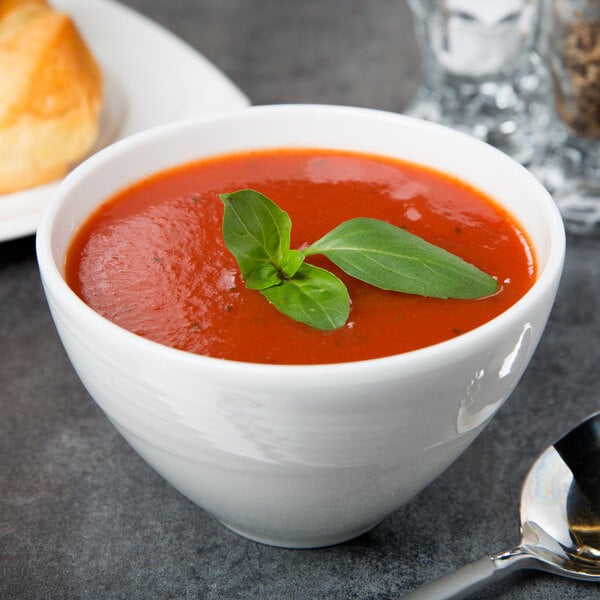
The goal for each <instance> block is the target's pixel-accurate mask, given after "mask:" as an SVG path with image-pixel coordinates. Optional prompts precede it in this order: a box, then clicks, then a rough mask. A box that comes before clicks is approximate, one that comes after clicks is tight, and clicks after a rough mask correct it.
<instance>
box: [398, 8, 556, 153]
mask: <svg viewBox="0 0 600 600" xmlns="http://www.w3.org/2000/svg"><path fill="white" fill-rule="evenodd" d="M408 4H409V6H410V7H411V9H412V12H413V16H414V21H415V32H416V35H417V40H418V42H419V45H420V49H421V54H422V58H423V65H422V73H423V75H422V81H421V86H420V88H419V90H418V92H417V95H416V98H415V100H414V102H413V104H412V105H411V106H410V107H409V108H408V109H407V110H406V112H407V113H408V114H411V115H413V116H417V117H420V118H424V119H428V120H431V121H436V122H439V123H443V124H445V125H448V126H450V127H453V128H455V129H460V130H463V131H465V132H467V133H469V134H471V135H474V136H476V137H478V138H479V139H482V140H484V141H487V142H489V143H491V144H492V145H494V146H496V147H498V148H500V149H502V150H504V151H505V152H507V153H508V154H510V155H511V156H513V157H514V158H516V159H517V160H519V161H520V162H521V163H523V164H529V163H530V161H531V159H532V157H533V154H534V152H535V150H536V148H537V147H538V146H539V142H540V138H541V136H542V134H543V131H544V128H545V127H546V126H547V124H548V118H549V117H548V113H549V110H548V103H547V93H548V87H547V77H546V71H545V67H544V64H543V62H542V61H541V60H540V57H539V55H538V54H537V53H536V52H535V47H536V40H537V34H538V25H539V14H540V11H539V2H538V1H537V0H408Z"/></svg>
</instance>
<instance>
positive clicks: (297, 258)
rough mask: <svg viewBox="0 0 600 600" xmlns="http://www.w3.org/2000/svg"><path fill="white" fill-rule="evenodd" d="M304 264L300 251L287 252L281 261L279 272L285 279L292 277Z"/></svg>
mask: <svg viewBox="0 0 600 600" xmlns="http://www.w3.org/2000/svg"><path fill="white" fill-rule="evenodd" d="M303 262H304V254H302V252H300V250H287V251H286V252H284V254H283V258H282V259H281V270H282V272H283V274H284V275H285V276H286V277H293V276H294V275H295V274H296V272H297V271H298V269H299V268H300V265H301V264H302V263H303Z"/></svg>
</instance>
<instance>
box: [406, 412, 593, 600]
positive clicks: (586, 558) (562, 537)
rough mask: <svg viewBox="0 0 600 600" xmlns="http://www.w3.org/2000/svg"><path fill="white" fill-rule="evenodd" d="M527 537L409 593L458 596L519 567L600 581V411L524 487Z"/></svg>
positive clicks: (541, 460) (438, 599) (441, 598)
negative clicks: (513, 545)
mask: <svg viewBox="0 0 600 600" xmlns="http://www.w3.org/2000/svg"><path fill="white" fill-rule="evenodd" d="M520 516H521V543H520V544H519V545H518V546H516V547H514V548H512V549H510V550H507V551H505V552H501V553H498V554H490V555H486V556H484V557H482V558H480V559H479V560H477V561H475V562H473V563H471V564H469V565H466V566H464V567H461V568H460V569H459V570H457V571H455V572H454V573H451V574H449V575H446V576H445V577H442V578H441V579H438V580H436V581H433V582H431V583H428V584H426V585H424V586H422V587H420V588H419V589H417V590H415V591H414V592H411V593H409V594H407V595H406V596H405V598H406V599H410V600H457V599H459V598H465V597H466V596H468V595H469V594H472V593H474V592H476V591H477V590H479V589H481V588H482V587H484V586H485V585H487V584H489V583H492V582H493V581H497V580H499V579H501V578H502V577H504V576H505V575H508V574H509V573H511V572H513V571H515V570H517V569H539V570H541V571H546V572H548V573H554V574H556V575H562V576H565V577H571V578H573V579H581V580H584V581H598V582H600V412H597V413H595V414H593V415H591V416H589V417H588V418H587V419H586V420H585V421H583V422H582V423H580V424H579V425H578V426H576V427H575V428H574V429H573V430H571V431H570V432H569V433H567V434H566V435H565V436H563V437H562V438H561V439H560V440H558V441H557V442H556V443H554V444H553V445H552V446H549V447H548V448H546V450H544V452H542V454H541V455H540V456H539V457H538V459H537V460H536V461H535V462H534V464H533V466H532V467H531V469H530V470H529V473H528V474H527V477H526V478H525V482H524V484H523V488H522V491H521V509H520Z"/></svg>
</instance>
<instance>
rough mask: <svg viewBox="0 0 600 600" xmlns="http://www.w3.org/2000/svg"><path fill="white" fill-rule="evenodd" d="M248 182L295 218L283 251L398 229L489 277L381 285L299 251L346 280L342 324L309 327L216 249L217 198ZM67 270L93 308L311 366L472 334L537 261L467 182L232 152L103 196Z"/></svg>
mask: <svg viewBox="0 0 600 600" xmlns="http://www.w3.org/2000/svg"><path fill="white" fill-rule="evenodd" d="M242 188H253V189H256V190H258V191H260V192H262V193H264V194H266V195H267V196H269V197H270V198H271V199H272V200H273V201H274V202H276V203H277V204H278V205H279V206H280V207H281V208H283V209H284V210H286V211H287V212H288V213H289V215H290V217H291V219H292V248H297V247H300V246H302V245H304V244H310V243H312V242H314V241H316V240H317V239H318V238H320V237H321V236H322V235H324V234H325V233H327V232H328V231H330V230H331V229H333V228H334V227H335V226H336V225H339V224H340V223H341V222H343V221H345V220H347V219H350V218H353V217H358V216H361V217H372V218H376V219H383V220H385V221H389V222H391V223H393V224H395V225H398V226H400V227H404V228H406V229H407V230H409V231H410V232H412V233H415V234H417V235H419V236H421V237H423V238H425V239H426V240H428V241H429V242H431V243H433V244H436V245H439V246H442V247H443V248H445V249H447V250H448V251H450V252H453V253H455V254H458V255H459V256H461V257H462V258H463V259H465V260H466V261H468V262H471V263H473V264H474V265H476V266H477V267H479V268H480V269H482V270H484V271H486V272H487V273H489V274H490V275H492V276H493V277H495V278H497V280H498V282H499V284H500V287H499V291H498V292H497V293H496V294H494V295H493V296H491V297H487V298H482V299H477V300H439V299H434V298H424V297H421V296H414V295H409V294H402V293H396V292H386V291H383V290H380V289H377V288H374V287H372V286H369V285H367V284H364V283H362V282H360V281H357V280H355V279H352V278H351V277H348V276H346V275H345V274H343V273H341V272H340V271H339V270H338V269H337V268H336V267H335V266H334V265H333V264H332V263H330V262H329V261H328V260H327V259H326V258H324V257H320V256H319V257H311V258H310V259H309V260H310V262H313V263H315V264H319V265H320V266H323V267H325V268H327V269H330V270H331V271H334V272H335V273H336V274H337V275H339V276H340V277H341V278H342V279H343V281H344V282H345V283H346V285H347V287H348V290H349V293H350V298H351V312H350V318H349V320H348V322H347V323H346V325H345V326H344V327H342V328H340V329H337V330H333V331H320V330H317V329H313V328H311V327H308V326H306V325H303V324H300V323H297V322H295V321H292V320H291V319H289V318H288V317H285V316H283V315H282V314H280V313H279V312H278V311H277V310H276V309H275V308H274V307H273V306H271V305H270V304H269V302H268V301H267V300H266V298H265V297H264V296H263V295H262V294H260V293H259V292H257V291H254V290H249V289H247V288H246V287H245V285H244V282H243V281H242V279H241V277H240V273H239V270H238V267H237V264H236V262H235V260H234V258H233V257H232V255H231V254H230V253H229V252H228V251H227V249H226V248H225V246H224V243H223V239H222V233H221V221H222V218H223V204H222V202H221V200H220V198H219V194H220V193H223V192H233V191H235V190H238V189H242ZM66 277H67V281H68V283H69V285H70V286H71V287H72V289H73V290H74V291H75V292H76V293H77V294H78V295H79V296H80V297H81V298H82V299H83V300H84V301H85V302H86V303H87V304H89V305H90V306H91V307H92V308H93V309H94V310H96V311H97V312H99V313H100V314H101V315H103V316H104V317H106V318H107V319H110V320H111V321H113V322H114V323H116V324H118V325H120V326H121V327H124V328H125V329H128V330H130V331H132V332H134V333H136V334H139V335H141V336H144V337H146V338H149V339H151V340H154V341H156V342H160V343H161V344H165V345H167V346H172V347H174V348H179V349H183V350H188V351H190V352H195V353H198V354H204V355H209V356H213V357H219V358H227V359H232V360H240V361H250V362H261V363H280V364H310V363H333V362H347V361H355V360H362V359H369V358H375V357H381V356H386V355H391V354H398V353H401V352H407V351H410V350H415V349H417V348H422V347H423V346H428V345H431V344H436V343H438V342H441V341H444V340H447V339H449V338H453V337H455V336H457V335H460V334H461V333H464V332H466V331H469V330H471V329H473V328H475V327H477V326H479V325H481V324H483V323H485V322H486V321H489V320H490V319H493V318H494V317H495V316H497V315H498V314H500V313H501V312H503V311H504V310H506V309H507V308H508V307H509V306H511V305H512V304H514V303H515V302H516V301H517V300H518V299H519V298H520V297H521V296H523V294H524V293H525V292H526V291H527V290H528V289H529V288H530V287H531V285H532V284H533V281H534V279H535V260H534V257H533V255H532V251H531V249H530V247H529V245H528V242H527V240H526V238H525V236H524V234H523V232H522V231H520V230H519V228H518V226H517V224H516V223H515V222H514V220H513V219H512V218H511V216H510V215H508V214H507V213H506V212H505V211H504V210H503V209H501V208H500V207H498V206H497V205H495V204H494V202H493V201H492V200H491V199H489V198H487V197H486V196H484V195H483V194H481V193H480V192H478V191H477V190H475V189H473V188H471V187H469V186H468V185H466V184H465V183H462V182H460V181H457V180H456V179H454V178H452V177H450V176H447V175H444V174H440V173H438V172H435V171H433V170H430V169H428V168H423V167H421V166H416V165H413V164H409V163H405V162H400V161H397V160H391V159H387V158H382V157H379V156H372V155H366V154H358V153H351V152H340V151H328V150H304V149H303V150H300V149H298V150H296V149H282V150H276V151H273V150H269V151H256V152H246V153H239V154H229V155H224V156H220V157H216V158H211V159H209V160H202V161H199V162H196V163H192V164H188V165H184V166H181V167H178V168H175V169H172V170H168V171H165V172H162V173H159V174H157V175H155V176H152V177H150V178H148V179H145V180H143V181H141V182H139V183H136V184H135V185H132V186H131V187H129V188H127V189H125V190H123V191H122V192H120V193H119V194H117V195H116V196H115V197H113V198H111V199H109V200H108V201H107V202H106V203H105V204H104V205H102V206H101V207H100V208H99V209H98V210H97V211H96V213H95V214H94V215H93V216H92V217H91V218H90V219H89V220H88V221H87V222H86V223H85V224H84V225H83V227H82V228H81V229H80V230H79V231H78V232H77V234H76V236H75V238H74V241H73V242H72V245H71V247H70V249H69V251H68V254H67V261H66Z"/></svg>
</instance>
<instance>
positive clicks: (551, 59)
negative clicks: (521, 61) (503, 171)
mask: <svg viewBox="0 0 600 600" xmlns="http://www.w3.org/2000/svg"><path fill="white" fill-rule="evenodd" d="M546 10H548V11H549V14H548V15H547V19H546V20H547V24H548V26H547V31H546V33H545V37H546V43H545V47H546V49H547V50H546V51H547V57H546V59H547V62H548V65H549V69H550V73H551V77H552V88H553V89H552V96H553V103H554V117H555V118H554V119H553V121H552V124H551V127H550V128H549V135H548V144H547V148H546V150H545V152H544V154H543V155H541V156H540V158H539V160H537V161H536V162H535V163H534V165H533V166H532V171H533V172H534V173H535V174H536V175H538V177H539V178H540V179H541V180H542V182H543V183H544V184H545V185H546V187H548V189H549V190H550V192H551V193H552V195H553V196H554V198H555V199H556V202H557V204H558V206H559V208H560V211H561V213H562V216H563V219H564V221H565V226H566V228H567V230H568V231H571V232H573V233H578V234H598V233H600V0H550V1H549V2H548V3H547V5H546Z"/></svg>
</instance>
